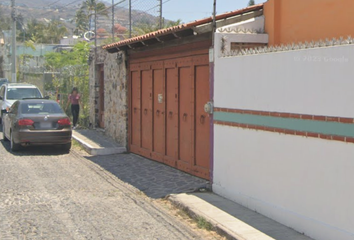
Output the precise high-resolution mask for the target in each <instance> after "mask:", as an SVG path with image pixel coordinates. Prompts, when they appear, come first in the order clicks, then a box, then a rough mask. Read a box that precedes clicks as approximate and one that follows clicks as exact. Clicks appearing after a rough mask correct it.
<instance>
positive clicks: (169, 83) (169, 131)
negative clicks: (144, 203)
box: [164, 68, 178, 167]
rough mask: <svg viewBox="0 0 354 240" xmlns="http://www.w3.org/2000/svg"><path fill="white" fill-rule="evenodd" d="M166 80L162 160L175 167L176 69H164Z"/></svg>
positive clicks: (176, 131)
mask: <svg viewBox="0 0 354 240" xmlns="http://www.w3.org/2000/svg"><path fill="white" fill-rule="evenodd" d="M165 81H166V83H165V84H166V116H165V117H166V156H165V159H164V162H165V163H166V164H168V165H170V166H173V167H176V160H177V159H178V71H177V68H168V69H166V70H165Z"/></svg>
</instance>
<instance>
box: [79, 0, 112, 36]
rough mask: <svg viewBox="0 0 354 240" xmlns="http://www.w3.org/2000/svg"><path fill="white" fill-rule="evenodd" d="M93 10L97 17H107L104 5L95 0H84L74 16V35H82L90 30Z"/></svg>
mask: <svg viewBox="0 0 354 240" xmlns="http://www.w3.org/2000/svg"><path fill="white" fill-rule="evenodd" d="M95 10H96V12H97V15H98V16H105V17H108V11H107V9H106V5H105V4H104V3H101V2H97V1H96V0H85V1H84V2H83V3H82V5H81V7H80V9H79V10H77V11H76V15H75V24H76V29H75V31H74V32H75V34H77V35H82V34H84V33H85V32H86V31H88V30H89V29H90V19H91V20H92V19H93V18H94V13H95Z"/></svg>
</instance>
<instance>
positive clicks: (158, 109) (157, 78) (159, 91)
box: [153, 69, 165, 161]
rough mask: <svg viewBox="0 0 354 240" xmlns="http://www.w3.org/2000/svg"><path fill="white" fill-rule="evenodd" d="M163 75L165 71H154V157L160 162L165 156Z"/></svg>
mask: <svg viewBox="0 0 354 240" xmlns="http://www.w3.org/2000/svg"><path fill="white" fill-rule="evenodd" d="M163 75H164V72H163V69H154V70H153V85H154V87H153V88H154V93H153V96H154V99H153V103H154V109H153V120H154V123H153V124H154V128H153V136H154V138H153V139H154V143H153V152H154V153H153V157H154V159H156V160H158V161H162V160H163V156H164V154H165V90H164V83H163V82H164V76H163Z"/></svg>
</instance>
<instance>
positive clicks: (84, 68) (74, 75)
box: [45, 42, 90, 126]
mask: <svg viewBox="0 0 354 240" xmlns="http://www.w3.org/2000/svg"><path fill="white" fill-rule="evenodd" d="M89 53H90V44H89V43H87V42H79V43H77V44H76V45H75V46H74V47H73V49H72V50H71V51H63V52H51V53H47V54H46V55H45V67H46V69H47V71H51V72H53V73H54V72H56V73H58V74H53V80H52V82H51V83H50V84H46V86H45V88H46V90H47V91H52V92H57V93H60V94H61V99H62V101H61V104H62V106H63V107H65V106H66V104H67V99H68V95H69V94H70V92H71V89H72V88H73V87H77V88H78V89H79V91H80V94H81V100H82V105H83V109H82V110H81V116H80V123H79V124H80V125H83V126H87V125H88V122H89V120H88V118H89V106H88V101H89V67H88V65H87V59H88V57H89ZM67 114H70V111H67Z"/></svg>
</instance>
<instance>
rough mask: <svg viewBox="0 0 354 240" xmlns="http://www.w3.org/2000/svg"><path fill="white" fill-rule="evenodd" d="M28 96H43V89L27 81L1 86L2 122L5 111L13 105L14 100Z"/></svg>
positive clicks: (0, 117)
mask: <svg viewBox="0 0 354 240" xmlns="http://www.w3.org/2000/svg"><path fill="white" fill-rule="evenodd" d="M26 98H43V95H42V93H41V91H40V90H39V89H38V88H37V87H36V86H35V85H32V84H26V83H5V84H3V85H2V86H1V88H0V108H1V113H0V114H1V115H0V122H1V119H2V116H3V114H4V112H6V111H8V109H9V108H10V107H11V106H12V104H13V103H14V102H16V101H17V100H21V99H26Z"/></svg>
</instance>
